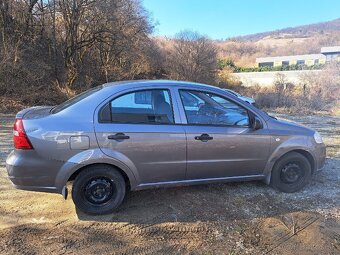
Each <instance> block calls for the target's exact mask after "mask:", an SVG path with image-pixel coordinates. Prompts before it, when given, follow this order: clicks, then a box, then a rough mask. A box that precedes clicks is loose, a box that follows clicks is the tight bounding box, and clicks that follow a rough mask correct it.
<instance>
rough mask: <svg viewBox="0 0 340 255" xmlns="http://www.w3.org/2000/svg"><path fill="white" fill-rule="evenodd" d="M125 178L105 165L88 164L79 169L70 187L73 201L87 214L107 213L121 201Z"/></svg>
mask: <svg viewBox="0 0 340 255" xmlns="http://www.w3.org/2000/svg"><path fill="white" fill-rule="evenodd" d="M124 196H125V180H124V178H123V176H122V175H121V173H120V172H119V171H118V170H116V169H115V168H113V167H110V166H106V165H95V166H90V167H88V168H86V169H84V170H83V171H81V172H80V173H79V174H78V176H77V177H76V179H75V181H74V183H73V187H72V198H73V202H74V204H75V205H76V207H77V208H78V209H80V210H81V211H83V212H85V213H87V214H107V213H111V212H113V211H114V210H115V209H117V208H118V207H119V206H120V204H121V203H122V201H123V199H124Z"/></svg>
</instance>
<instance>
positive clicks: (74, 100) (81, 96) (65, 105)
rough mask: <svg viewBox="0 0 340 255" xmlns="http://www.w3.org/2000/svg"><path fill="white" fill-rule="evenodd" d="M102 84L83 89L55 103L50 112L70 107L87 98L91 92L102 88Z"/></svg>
mask: <svg viewBox="0 0 340 255" xmlns="http://www.w3.org/2000/svg"><path fill="white" fill-rule="evenodd" d="M102 87H103V86H97V87H95V88H92V89H89V90H86V91H84V92H83V93H80V94H79V95H77V96H75V97H72V98H71V99H69V100H67V101H65V102H64V103H61V104H60V105H57V106H55V107H53V108H52V109H51V113H52V114H54V113H58V112H60V111H62V110H65V109H66V108H68V107H70V106H71V105H74V104H76V103H78V102H79V101H81V100H83V99H84V98H87V97H88V96H90V95H92V94H93V93H95V92H97V91H99V90H101V89H102Z"/></svg>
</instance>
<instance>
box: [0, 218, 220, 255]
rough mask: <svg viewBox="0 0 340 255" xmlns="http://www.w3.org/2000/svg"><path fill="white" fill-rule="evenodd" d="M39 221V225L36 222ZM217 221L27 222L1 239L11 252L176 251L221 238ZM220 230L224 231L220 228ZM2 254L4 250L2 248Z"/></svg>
mask: <svg viewBox="0 0 340 255" xmlns="http://www.w3.org/2000/svg"><path fill="white" fill-rule="evenodd" d="M37 225H38V226H37ZM217 228H219V227H218V225H216V224H211V225H210V224H208V226H207V224H204V225H203V223H202V224H199V225H197V223H195V226H192V224H189V223H188V224H184V225H183V223H182V224H180V225H179V224H177V223H169V224H159V225H154V224H148V225H143V224H129V223H108V222H91V223H83V222H78V223H76V224H74V223H72V224H67V223H62V224H54V225H53V226H51V224H28V225H23V226H21V227H19V228H9V229H5V230H3V231H2V232H0V238H1V239H0V247H1V246H2V242H3V241H2V240H7V241H6V242H7V243H6V246H5V247H6V248H7V249H8V248H9V247H11V249H10V250H11V253H12V254H21V253H22V252H23V251H29V250H30V251H32V253H31V254H35V251H34V250H35V249H34V247H35V246H36V247H40V248H39V249H38V250H41V246H43V247H48V248H47V250H46V252H47V251H48V252H53V253H54V254H74V253H77V252H79V251H80V250H81V251H84V252H85V253H84V254H87V253H92V252H95V251H96V252H98V251H100V252H103V253H113V252H115V254H163V253H168V254H174V253H179V252H180V253H182V252H184V251H185V250H187V249H190V248H193V249H194V250H199V247H203V246H204V247H205V248H206V247H207V246H209V245H212V244H214V243H215V242H218V241H219V240H218V239H217V238H216V234H215V233H216V231H217ZM218 233H219V234H221V233H222V234H223V231H222V229H221V228H219V230H218ZM0 254H1V252H0Z"/></svg>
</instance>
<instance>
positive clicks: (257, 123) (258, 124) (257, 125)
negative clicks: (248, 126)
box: [252, 116, 263, 130]
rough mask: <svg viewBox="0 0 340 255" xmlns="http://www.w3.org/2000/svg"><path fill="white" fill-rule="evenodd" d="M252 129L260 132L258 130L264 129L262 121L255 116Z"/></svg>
mask: <svg viewBox="0 0 340 255" xmlns="http://www.w3.org/2000/svg"><path fill="white" fill-rule="evenodd" d="M252 128H253V129H254V130H258V129H261V128H263V124H262V122H261V120H260V119H259V118H258V117H256V116H254V119H253V123H252Z"/></svg>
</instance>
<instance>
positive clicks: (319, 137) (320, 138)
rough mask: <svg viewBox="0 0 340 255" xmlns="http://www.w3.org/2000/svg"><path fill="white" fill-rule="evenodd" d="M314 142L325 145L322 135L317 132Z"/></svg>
mask: <svg viewBox="0 0 340 255" xmlns="http://www.w3.org/2000/svg"><path fill="white" fill-rule="evenodd" d="M314 140H315V142H316V143H323V140H322V137H321V135H320V134H319V132H316V131H315V133H314Z"/></svg>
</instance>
